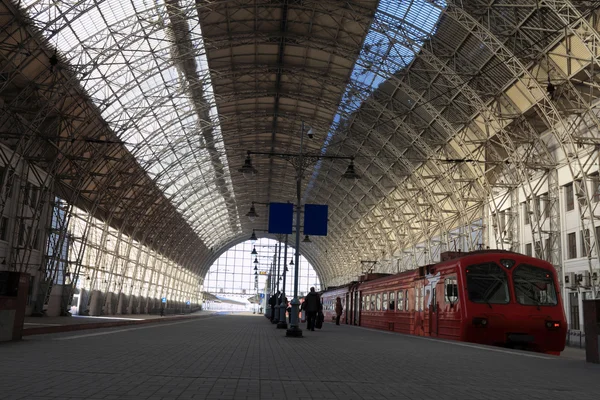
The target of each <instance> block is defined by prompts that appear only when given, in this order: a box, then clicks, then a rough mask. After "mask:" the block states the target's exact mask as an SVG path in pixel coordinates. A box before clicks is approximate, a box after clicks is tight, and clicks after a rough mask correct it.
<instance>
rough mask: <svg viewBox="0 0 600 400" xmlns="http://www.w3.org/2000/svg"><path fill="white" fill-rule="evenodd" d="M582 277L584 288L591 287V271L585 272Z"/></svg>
mask: <svg viewBox="0 0 600 400" xmlns="http://www.w3.org/2000/svg"><path fill="white" fill-rule="evenodd" d="M580 276H582V279H581V286H583V287H584V288H589V287H590V286H591V284H590V280H591V279H590V278H591V277H590V273H589V272H587V271H586V272H584V273H583V274H582V275H580Z"/></svg>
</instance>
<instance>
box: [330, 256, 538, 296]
mask: <svg viewBox="0 0 600 400" xmlns="http://www.w3.org/2000/svg"><path fill="white" fill-rule="evenodd" d="M484 254H506V255H511V256H518V257H525V258H533V257H530V256H526V255H524V254H521V253H517V252H514V251H510V250H502V249H484V250H474V251H469V252H462V251H446V252H443V253H441V254H440V261H438V262H436V263H433V264H427V265H423V266H419V267H417V268H414V269H410V270H406V271H403V272H400V273H397V274H384V273H374V274H366V275H362V276H361V277H360V278H361V279H360V280H359V281H358V282H357V281H352V282H350V283H347V284H345V285H340V286H335V287H330V288H327V289H326V290H325V291H324V292H328V291H334V290H338V289H342V288H345V287H348V286H350V285H352V284H356V283H361V284H362V283H369V282H375V281H380V280H382V279H386V278H388V279H393V278H400V279H402V278H410V277H411V276H412V275H417V276H419V277H420V276H424V275H425V274H427V273H428V271H429V269H431V268H433V267H437V266H440V267H444V266H445V265H446V264H451V263H448V262H449V261H455V260H459V259H462V258H466V257H471V256H477V255H484ZM541 261H543V260H541Z"/></svg>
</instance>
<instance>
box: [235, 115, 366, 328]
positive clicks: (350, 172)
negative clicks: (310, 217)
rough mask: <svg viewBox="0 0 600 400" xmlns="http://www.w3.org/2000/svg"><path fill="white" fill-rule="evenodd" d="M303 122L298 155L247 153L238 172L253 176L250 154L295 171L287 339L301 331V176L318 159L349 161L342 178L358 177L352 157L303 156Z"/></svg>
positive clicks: (309, 134) (310, 130)
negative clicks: (274, 160)
mask: <svg viewBox="0 0 600 400" xmlns="http://www.w3.org/2000/svg"><path fill="white" fill-rule="evenodd" d="M311 132H312V129H309V132H308V136H309V137H310V138H312V137H313V135H312V133H311ZM303 151H304V121H302V126H301V132H300V152H299V153H275V152H260V151H248V152H247V156H246V159H245V160H244V165H243V166H242V167H241V168H240V169H239V170H238V171H239V172H241V173H242V174H243V175H244V176H245V177H250V176H253V175H255V174H256V173H257V170H256V169H255V168H254V166H253V165H252V159H251V158H250V156H251V155H252V154H257V155H266V156H270V157H271V156H277V157H281V158H283V159H285V160H287V161H288V162H290V163H291V164H292V166H293V167H294V169H295V171H296V246H295V248H296V254H295V265H294V298H293V299H292V302H291V303H292V318H291V319H290V327H289V328H288V329H287V331H286V336H289V337H302V330H301V329H300V327H299V323H298V312H299V306H300V300H299V299H298V268H299V264H300V210H301V208H302V204H301V200H302V175H303V174H304V171H305V170H306V168H307V167H309V166H310V165H313V164H314V163H316V162H317V161H318V160H320V159H342V160H350V164H349V165H348V168H347V169H346V172H344V174H342V178H346V179H359V178H360V176H359V175H358V174H357V173H356V171H355V170H354V157H352V156H329V155H323V154H304V153H303Z"/></svg>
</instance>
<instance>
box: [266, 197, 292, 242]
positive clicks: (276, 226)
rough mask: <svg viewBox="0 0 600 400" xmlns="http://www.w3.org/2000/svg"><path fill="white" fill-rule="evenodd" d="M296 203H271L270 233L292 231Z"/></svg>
mask: <svg viewBox="0 0 600 400" xmlns="http://www.w3.org/2000/svg"><path fill="white" fill-rule="evenodd" d="M293 222H294V205H293V204H291V203H269V233H281V234H284V235H289V234H291V233H292V225H293Z"/></svg>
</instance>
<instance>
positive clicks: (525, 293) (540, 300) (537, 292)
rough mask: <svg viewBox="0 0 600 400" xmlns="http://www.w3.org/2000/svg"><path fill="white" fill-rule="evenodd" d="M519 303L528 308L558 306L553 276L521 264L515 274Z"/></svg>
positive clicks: (541, 269)
mask: <svg viewBox="0 0 600 400" xmlns="http://www.w3.org/2000/svg"><path fill="white" fill-rule="evenodd" d="M513 283H514V285H515V296H516V297H517V302H518V303H519V304H523V305H526V306H555V305H557V304H558V298H557V296H556V288H555V287H554V279H552V274H551V273H550V272H549V271H548V270H546V269H543V268H539V267H534V266H533V265H527V264H521V265H519V266H518V267H517V268H515V270H514V272H513Z"/></svg>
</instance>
